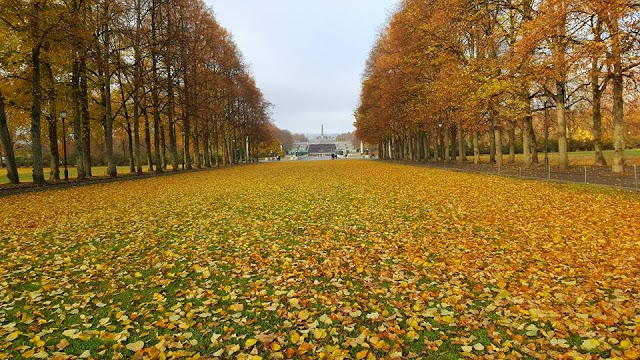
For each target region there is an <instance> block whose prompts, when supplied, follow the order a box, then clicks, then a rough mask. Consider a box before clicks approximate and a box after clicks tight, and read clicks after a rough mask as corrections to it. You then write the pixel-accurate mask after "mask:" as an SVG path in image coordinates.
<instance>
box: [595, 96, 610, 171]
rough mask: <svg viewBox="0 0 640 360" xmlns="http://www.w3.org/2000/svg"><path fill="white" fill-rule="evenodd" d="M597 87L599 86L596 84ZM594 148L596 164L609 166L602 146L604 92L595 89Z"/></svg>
mask: <svg viewBox="0 0 640 360" xmlns="http://www.w3.org/2000/svg"><path fill="white" fill-rule="evenodd" d="M596 87H598V86H597V85H596ZM593 149H594V151H595V162H594V165H595V166H607V160H606V159H605V158H604V151H603V148H602V92H601V91H600V90H599V89H594V91H593Z"/></svg>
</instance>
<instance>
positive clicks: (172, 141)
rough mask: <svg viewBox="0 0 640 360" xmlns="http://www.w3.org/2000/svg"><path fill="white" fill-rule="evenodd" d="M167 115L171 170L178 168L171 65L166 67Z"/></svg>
mask: <svg viewBox="0 0 640 360" xmlns="http://www.w3.org/2000/svg"><path fill="white" fill-rule="evenodd" d="M167 74H168V75H167V81H168V86H167V101H168V104H167V115H168V121H169V152H171V168H172V170H173V171H177V170H178V142H177V139H176V105H175V95H174V92H173V75H172V74H171V67H170V66H168V67H167Z"/></svg>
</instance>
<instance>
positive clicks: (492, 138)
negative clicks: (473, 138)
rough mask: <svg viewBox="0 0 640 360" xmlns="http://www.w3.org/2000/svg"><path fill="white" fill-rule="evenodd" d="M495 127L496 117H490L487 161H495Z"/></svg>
mask: <svg viewBox="0 0 640 360" xmlns="http://www.w3.org/2000/svg"><path fill="white" fill-rule="evenodd" d="M495 127H496V119H495V118H493V116H492V117H491V122H490V124H489V163H491V164H493V163H495V162H496V133H495V131H494V129H495Z"/></svg>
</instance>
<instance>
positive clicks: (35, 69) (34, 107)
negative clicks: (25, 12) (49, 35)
mask: <svg viewBox="0 0 640 360" xmlns="http://www.w3.org/2000/svg"><path fill="white" fill-rule="evenodd" d="M30 25H31V31H32V33H31V35H32V41H33V42H34V45H33V48H32V49H31V154H32V157H33V182H34V183H35V184H44V183H45V179H44V163H43V158H42V139H41V136H40V132H41V130H40V116H41V111H42V110H41V102H42V91H41V87H40V86H41V85H40V2H37V1H36V2H33V8H32V18H31V24H30Z"/></svg>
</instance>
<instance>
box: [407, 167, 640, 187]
mask: <svg viewBox="0 0 640 360" xmlns="http://www.w3.org/2000/svg"><path fill="white" fill-rule="evenodd" d="M412 164H419V165H422V166H426V167H430V168H439V169H447V170H454V171H462V172H468V173H482V174H496V175H503V176H510V177H517V178H524V179H539V180H548V181H559V182H569V183H582V184H598V185H607V186H614V187H620V188H626V189H636V190H638V189H640V187H639V181H638V176H639V174H638V166H637V165H633V166H630V167H626V168H625V171H624V173H621V174H617V173H613V172H612V171H611V169H610V168H598V167H591V166H580V167H571V168H570V169H569V170H560V169H559V168H558V167H554V166H551V165H536V166H532V167H530V168H525V167H522V166H518V165H515V164H506V165H504V166H497V165H495V164H486V163H481V164H474V163H472V162H465V163H459V162H442V161H436V162H434V161H430V162H422V163H412Z"/></svg>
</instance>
